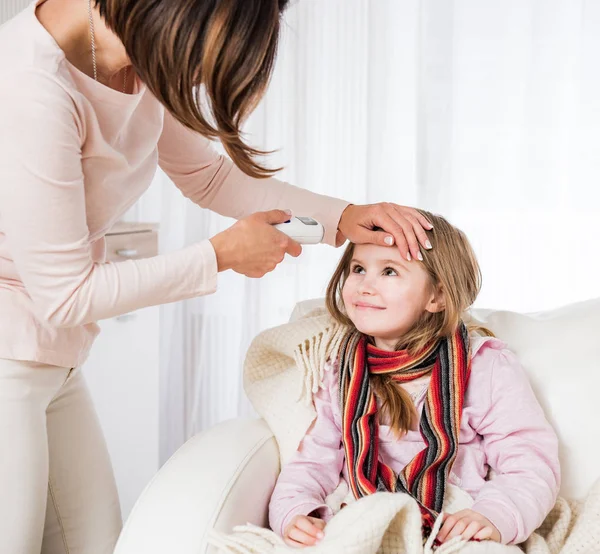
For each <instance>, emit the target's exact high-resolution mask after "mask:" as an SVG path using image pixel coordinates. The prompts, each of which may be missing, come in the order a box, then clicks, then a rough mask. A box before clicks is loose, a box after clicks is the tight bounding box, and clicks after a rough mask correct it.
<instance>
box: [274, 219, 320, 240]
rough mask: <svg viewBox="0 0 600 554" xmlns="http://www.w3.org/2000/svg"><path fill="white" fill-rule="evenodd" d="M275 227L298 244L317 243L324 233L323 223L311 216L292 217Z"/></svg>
mask: <svg viewBox="0 0 600 554" xmlns="http://www.w3.org/2000/svg"><path fill="white" fill-rule="evenodd" d="M275 229H277V230H279V231H281V232H282V233H285V234H286V235H287V236H288V237H290V238H291V239H293V240H295V241H296V242H299V243H300V244H319V243H320V242H321V241H322V240H323V235H324V234H325V229H324V228H323V225H321V224H320V223H319V222H318V221H315V220H314V219H312V218H311V217H292V218H291V219H290V220H289V221H288V222H286V223H279V224H278V225H275Z"/></svg>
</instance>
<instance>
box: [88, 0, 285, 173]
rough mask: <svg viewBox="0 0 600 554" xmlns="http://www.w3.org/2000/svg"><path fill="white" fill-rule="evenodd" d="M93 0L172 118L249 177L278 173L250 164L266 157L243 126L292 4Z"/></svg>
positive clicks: (277, 1) (266, 75)
mask: <svg viewBox="0 0 600 554" xmlns="http://www.w3.org/2000/svg"><path fill="white" fill-rule="evenodd" d="M94 1H95V3H96V6H97V7H98V9H99V11H100V14H101V16H102V17H103V18H104V20H105V21H106V23H107V25H108V27H109V28H110V29H111V30H112V31H113V32H114V33H115V34H116V35H117V36H118V37H119V39H120V40H121V41H122V42H123V45H124V46H125V50H126V51H127V55H128V56H129V59H130V60H131V63H132V64H133V67H134V68H135V70H136V72H137V74H138V75H139V77H140V79H141V80H142V81H143V82H144V83H145V84H146V85H147V86H148V88H149V89H150V91H151V92H152V93H153V94H154V95H155V96H156V98H158V100H159V101H160V102H161V103H162V104H163V105H164V106H165V108H166V109H167V110H169V112H171V114H173V116H174V117H175V118H176V119H178V120H179V121H180V122H181V123H183V124H184V125H185V126H186V127H188V128H190V129H192V130H194V131H197V132H199V133H201V134H202V135H204V136H206V137H208V138H211V139H219V140H220V141H221V142H222V144H223V146H224V147H225V150H226V151H227V153H228V154H229V155H230V156H231V158H232V160H233V161H234V163H235V164H236V165H237V166H238V167H239V168H240V169H241V170H242V171H244V172H245V173H246V174H247V175H250V176H252V177H268V176H270V175H272V174H273V173H275V172H276V171H277V170H270V169H267V168H265V167H263V166H262V165H261V164H259V163H258V162H257V161H256V160H255V157H257V156H260V155H263V154H265V152H262V151H260V150H257V149H255V148H252V147H251V146H249V145H248V144H246V143H245V142H244V140H243V139H242V133H241V126H242V124H243V123H244V121H245V120H246V118H247V117H248V116H249V115H250V113H251V112H252V111H253V110H254V108H255V107H256V104H257V103H258V102H259V100H260V99H261V97H262V96H263V94H264V92H265V91H266V88H267V86H268V84H269V80H270V77H271V74H272V72H273V67H274V63H275V58H276V54H277V47H278V43H279V34H280V26H281V16H282V13H283V11H284V10H285V8H286V6H287V4H288V1H289V0H94ZM202 97H205V98H206V102H204V104H208V106H207V108H205V109H206V110H207V112H208V113H205V112H204V111H203V110H202V108H201V105H202V104H203V102H202V100H201V98H202ZM211 121H212V123H211Z"/></svg>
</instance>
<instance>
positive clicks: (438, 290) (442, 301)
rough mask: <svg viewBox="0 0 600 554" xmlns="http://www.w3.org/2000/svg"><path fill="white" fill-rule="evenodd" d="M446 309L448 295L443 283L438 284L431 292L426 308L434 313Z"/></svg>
mask: <svg viewBox="0 0 600 554" xmlns="http://www.w3.org/2000/svg"><path fill="white" fill-rule="evenodd" d="M445 309H446V295H445V294H444V291H443V290H442V285H439V284H438V285H437V286H436V287H435V289H434V291H433V292H432V293H431V296H430V298H429V300H428V301H427V304H426V306H425V310H427V311H428V312H430V313H432V314H437V313H438V312H443V311H444V310H445Z"/></svg>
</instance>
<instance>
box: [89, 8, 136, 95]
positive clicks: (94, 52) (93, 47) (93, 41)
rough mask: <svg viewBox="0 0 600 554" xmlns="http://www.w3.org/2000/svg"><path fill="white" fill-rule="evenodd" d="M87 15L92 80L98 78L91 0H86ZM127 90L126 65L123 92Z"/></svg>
mask: <svg viewBox="0 0 600 554" xmlns="http://www.w3.org/2000/svg"><path fill="white" fill-rule="evenodd" d="M88 17H89V20H90V40H91V43H92V66H93V68H94V81H97V80H98V61H97V59H96V29H95V26H94V15H93V12H92V0H88ZM126 90H127V67H126V68H125V69H124V71H123V94H125V91H126Z"/></svg>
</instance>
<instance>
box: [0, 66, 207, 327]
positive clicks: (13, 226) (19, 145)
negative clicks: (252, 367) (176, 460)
mask: <svg viewBox="0 0 600 554" xmlns="http://www.w3.org/2000/svg"><path fill="white" fill-rule="evenodd" d="M0 102H2V106H3V108H2V123H1V124H0V217H1V225H2V227H1V228H2V231H3V232H4V234H5V236H6V246H7V248H8V250H9V252H10V254H11V257H12V259H13V261H14V263H15V266H16V269H17V271H18V274H19V276H20V278H21V280H22V282H23V283H24V286H25V289H26V291H27V294H28V295H29V296H30V297H31V299H32V300H33V306H34V309H35V311H36V314H37V317H38V318H39V319H40V321H42V322H43V323H45V324H49V325H50V326H55V327H74V326H78V325H81V324H85V323H90V322H94V321H97V320H100V319H105V318H109V317H113V316H115V315H119V314H123V313H126V312H129V311H132V310H136V309H138V308H142V307H146V306H151V305H156V304H162V303H165V302H172V301H176V300H183V299H186V298H191V297H195V296H200V295H203V294H209V293H211V292H213V291H214V290H215V289H216V280H217V279H216V278H217V262H216V257H215V252H214V249H213V247H212V246H211V244H210V242H209V241H208V240H207V241H204V242H202V243H199V244H195V245H193V246H190V247H188V248H185V249H183V250H180V251H178V252H174V253H172V254H167V255H164V256H156V257H154V258H150V259H146V260H138V261H133V260H129V261H124V262H122V263H110V264H99V263H94V261H93V259H92V255H91V247H92V246H91V244H90V241H89V230H88V227H87V218H86V215H87V214H86V201H85V187H84V175H83V170H82V159H81V156H82V152H81V146H80V145H81V136H82V135H83V134H84V133H85V126H84V122H82V121H81V120H80V118H79V115H78V112H77V110H76V108H75V105H74V103H73V100H72V98H71V96H70V95H69V94H68V92H66V91H65V90H64V89H63V88H62V85H61V84H60V83H59V82H58V81H56V80H54V79H53V78H52V77H51V76H49V75H46V74H44V73H43V72H41V71H33V70H32V71H30V72H28V73H24V72H23V73H21V74H20V75H19V76H18V78H16V81H14V80H10V82H9V86H1V87H0ZM106 201H107V203H108V202H110V199H109V198H107V199H106Z"/></svg>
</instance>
